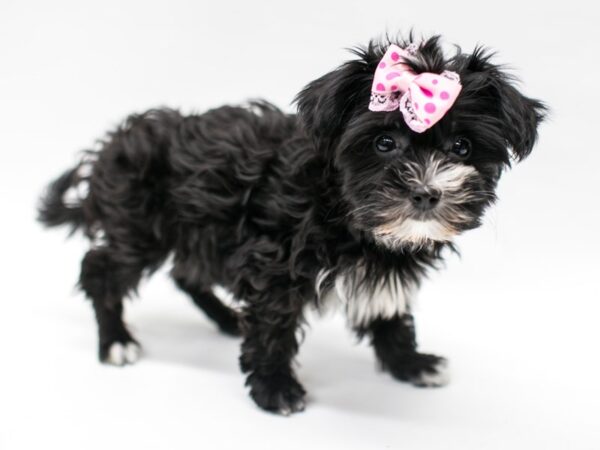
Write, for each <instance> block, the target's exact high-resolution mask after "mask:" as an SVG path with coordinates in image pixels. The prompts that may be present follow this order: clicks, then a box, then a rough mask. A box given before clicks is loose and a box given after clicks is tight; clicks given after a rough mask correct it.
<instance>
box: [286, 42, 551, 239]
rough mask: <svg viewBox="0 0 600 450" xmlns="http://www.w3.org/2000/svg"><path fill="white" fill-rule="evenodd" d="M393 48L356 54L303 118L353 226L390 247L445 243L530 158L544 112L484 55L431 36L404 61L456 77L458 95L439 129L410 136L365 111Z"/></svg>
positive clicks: (305, 99)
mask: <svg viewBox="0 0 600 450" xmlns="http://www.w3.org/2000/svg"><path fill="white" fill-rule="evenodd" d="M389 44H390V42H386V43H373V42H372V43H371V44H369V46H368V47H367V48H366V49H360V50H356V51H355V54H356V55H357V56H358V59H356V60H352V61H349V62H346V63H345V64H343V65H342V66H340V67H339V68H338V69H336V70H334V71H333V72H330V73H328V74H326V75H324V76H323V77H321V78H319V79H317V80H315V81H313V82H312V83H310V84H309V85H308V86H306V88H305V89H304V90H303V91H302V92H300V94H299V95H298V97H297V99H296V101H297V104H298V113H299V117H300V120H301V121H302V123H303V125H304V128H305V131H306V132H307V134H308V135H309V136H310V137H311V138H312V139H313V140H314V142H315V144H316V146H317V148H318V151H319V152H321V153H322V154H323V155H324V156H325V158H326V159H327V161H328V163H329V164H330V165H331V167H332V168H333V173H335V174H336V176H337V178H338V182H339V185H340V188H341V194H342V196H343V199H344V201H345V203H346V205H347V208H348V217H349V220H350V221H351V222H352V225H353V226H354V227H356V228H358V229H360V230H362V231H364V232H366V233H367V234H369V235H370V236H372V238H373V239H374V240H375V241H377V242H378V243H380V244H383V245H385V246H386V247H389V248H399V247H403V246H414V245H417V246H420V245H424V244H427V243H432V242H440V241H449V240H451V238H452V237H453V236H455V235H457V234H459V233H461V232H462V231H464V230H468V229H472V228H475V227H477V226H478V225H479V224H480V220H481V217H482V215H483V212H484V210H485V209H486V207H487V206H489V205H490V204H491V203H493V202H494V200H495V198H496V197H495V188H496V185H497V182H498V179H499V177H500V175H501V174H502V172H503V169H504V168H506V167H508V166H509V165H510V162H511V160H517V161H520V160H522V159H523V158H525V157H526V156H527V155H529V153H530V152H531V150H532V147H533V145H534V143H535V141H536V138H537V127H538V125H539V123H540V122H541V120H542V119H543V117H544V113H545V107H544V105H543V104H542V103H541V102H540V101H538V100H534V99H531V98H527V97H525V96H523V95H522V94H521V93H520V92H519V91H518V90H517V89H516V87H515V86H514V84H513V83H512V79H511V77H510V76H509V75H507V74H506V73H505V72H504V71H503V70H502V69H501V68H500V67H499V66H497V65H494V64H493V63H492V62H491V61H490V54H489V53H488V52H486V51H484V50H483V49H481V48H477V49H475V51H474V52H473V53H472V54H464V53H461V52H460V51H458V53H457V54H455V55H453V56H451V57H446V56H445V55H444V53H443V51H442V49H441V46H440V44H439V39H438V38H437V37H434V38H431V39H428V40H427V41H424V42H423V43H422V44H421V45H420V46H419V48H418V50H417V51H416V53H415V54H414V57H412V58H410V60H408V61H407V65H408V66H409V67H410V69H411V70H412V71H413V72H414V73H416V74H419V73H423V72H432V73H438V74H439V73H442V72H443V71H446V70H447V71H453V72H455V73H457V74H458V75H459V76H460V83H461V85H462V90H461V91H460V94H459V95H458V97H457V99H456V101H455V103H454V104H453V106H452V107H451V108H450V110H449V111H448V112H447V113H446V114H445V115H444V116H443V118H442V119H441V120H440V121H439V122H438V123H436V124H435V125H434V126H432V127H431V128H429V129H428V130H426V131H425V132H422V133H417V132H414V131H412V130H411V129H410V128H409V127H408V126H407V123H406V122H405V120H404V118H403V115H402V113H400V111H398V110H396V111H389V112H373V111H370V110H369V109H368V106H369V100H370V94H371V85H372V83H373V78H374V73H375V70H376V68H377V66H378V64H379V62H380V60H381V58H382V56H383V55H384V53H385V51H386V49H387V47H388V45H389ZM397 45H399V46H400V47H405V46H406V43H405V42H399V43H397Z"/></svg>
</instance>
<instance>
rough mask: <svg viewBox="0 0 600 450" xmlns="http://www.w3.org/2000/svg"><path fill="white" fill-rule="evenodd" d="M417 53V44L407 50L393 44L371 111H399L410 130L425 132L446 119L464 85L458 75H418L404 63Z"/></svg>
mask: <svg viewBox="0 0 600 450" xmlns="http://www.w3.org/2000/svg"><path fill="white" fill-rule="evenodd" d="M416 50H417V47H416V45H414V44H410V45H409V46H408V47H407V48H406V49H402V48H400V47H398V46H397V45H394V44H392V45H390V47H389V48H388V49H387V51H386V52H385V55H383V58H381V61H380V62H379V65H378V66H377V69H376V70H375V78H374V80H373V87H372V89H371V102H370V104H369V109H370V110H371V111H394V110H397V109H399V110H400V111H401V112H402V115H403V116H404V121H405V122H406V124H407V125H408V126H409V127H410V129H411V130H413V131H416V132H417V133H422V132H424V131H425V130H427V129H429V128H431V127H432V126H433V125H435V124H436V123H437V122H438V121H440V120H441V119H442V117H444V114H446V113H447V112H448V110H449V109H450V107H451V106H452V105H453V104H454V102H455V101H456V98H457V97H458V94H459V93H460V90H461V88H462V86H461V85H460V77H459V76H458V74H457V73H455V72H449V71H447V70H446V71H444V72H442V73H441V74H436V73H429V72H423V73H420V74H416V73H415V72H414V71H413V70H411V69H410V67H408V66H407V65H406V64H405V63H404V59H405V58H408V57H410V56H412V55H414V54H415V52H416Z"/></svg>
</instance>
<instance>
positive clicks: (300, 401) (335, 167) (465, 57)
mask: <svg viewBox="0 0 600 450" xmlns="http://www.w3.org/2000/svg"><path fill="white" fill-rule="evenodd" d="M391 45H392V47H390V46H391ZM393 45H396V46H398V47H393ZM390 48H401V49H407V52H409V51H410V55H408V56H406V55H405V56H403V57H401V58H399V59H400V60H399V64H400V66H399V69H402V71H403V73H402V74H401V75H402V76H404V77H405V78H406V80H405V81H406V82H407V83H408V82H410V83H412V84H411V85H410V86H411V87H410V88H405V90H406V92H410V89H417V90H419V89H420V93H418V92H416V91H413V94H414V95H417V94H418V95H425V96H428V97H434V94H435V92H433V91H431V90H430V89H428V88H427V87H426V86H425V87H423V85H422V83H421V84H419V80H421V81H422V80H424V79H426V78H427V77H430V78H431V77H438V78H439V77H445V79H444V80H442V81H443V82H444V83H450V84H452V86H453V88H454V89H455V91H456V90H458V91H459V93H458V95H457V96H456V98H452V99H451V100H452V102H453V104H452V105H451V107H449V109H448V110H447V111H446V112H445V113H444V114H443V115H442V116H440V117H438V119H439V120H437V121H436V123H430V122H429V121H428V119H422V117H423V116H420V117H421V119H419V120H421V122H422V124H424V123H425V122H427V123H428V126H426V129H419V130H416V131H415V130H414V127H413V126H410V127H409V120H417V119H418V117H417V115H418V108H419V105H418V104H416V103H417V102H416V100H415V97H413V98H411V97H410V95H409V94H406V92H403V91H402V89H399V88H398V87H397V86H395V85H394V86H392V88H391V89H392V91H393V92H391V93H390V92H387V93H384V94H382V93H381V92H377V91H378V89H379V87H378V86H375V83H374V82H373V80H374V76H375V72H376V70H377V69H378V67H379V68H381V67H383V66H384V65H385V64H384V61H385V58H384V55H388V56H387V57H391V58H392V59H393V60H394V61H396V60H397V59H398V55H397V54H394V53H389V49H390ZM403 51H404V50H403ZM354 53H355V54H356V56H357V58H356V59H354V60H351V61H348V62H346V63H345V64H343V65H342V66H340V67H339V68H337V69H336V70H334V71H332V72H330V73H328V74H326V75H324V76H323V77H321V78H319V79H317V80H315V81H313V82H312V83H310V84H309V85H308V86H306V88H305V89H304V90H303V91H302V92H300V94H298V96H297V98H296V102H297V105H298V114H297V115H296V114H284V113H283V112H281V111H280V110H278V109H277V108H275V107H274V106H272V105H270V104H268V103H260V102H258V103H251V104H250V105H249V106H247V107H230V106H225V107H222V108H218V109H214V110H211V111H208V112H206V113H204V114H199V115H186V116H184V115H181V114H180V113H179V112H177V111H174V110H170V109H158V110H151V111H148V112H146V113H144V114H141V115H133V116H131V117H129V118H128V119H127V120H126V121H125V123H124V124H123V125H122V126H121V127H120V128H118V129H117V130H116V131H114V132H112V133H110V134H109V136H108V138H107V139H106V140H105V141H104V142H103V144H102V148H101V149H100V150H99V151H95V152H88V153H87V154H86V157H85V158H83V160H82V162H81V164H80V165H78V166H77V167H76V168H74V169H72V170H70V171H68V172H67V173H65V174H64V175H63V176H61V177H60V178H59V179H57V180H56V181H55V182H54V183H53V184H51V185H50V187H49V188H48V191H47V193H46V194H45V196H44V198H43V200H42V205H41V207H40V220H41V221H42V222H43V223H45V224H46V225H48V226H55V225H61V224H70V225H71V226H72V227H73V228H74V229H76V228H81V229H83V231H84V232H85V234H86V235H87V236H88V237H89V238H90V240H91V248H90V250H89V251H88V252H87V253H86V255H85V257H84V258H83V261H82V264H81V276H80V280H79V284H80V286H81V289H82V290H83V291H84V292H85V294H86V295H87V296H88V297H89V298H90V299H91V301H92V303H93V306H94V310H95V313H96V317H97V320H98V326H99V336H100V359H101V360H102V361H103V362H107V363H111V364H116V365H122V364H125V363H133V362H134V361H135V360H136V359H137V358H138V356H139V346H138V344H137V342H136V341H135V339H134V338H133V337H132V336H131V334H130V333H129V332H128V330H127V328H126V327H125V325H124V323H123V319H122V313H123V303H122V302H123V298H124V297H126V296H127V295H128V294H130V293H132V292H133V291H135V289H136V286H137V285H138V282H139V281H140V278H141V277H142V276H143V275H146V274H150V273H152V272H153V271H154V270H156V269H157V268H158V267H159V266H160V265H161V264H162V263H163V262H164V261H165V260H166V259H167V257H169V256H170V255H172V258H173V268H172V272H171V273H172V276H173V278H174V279H175V282H176V283H177V285H178V286H179V287H180V288H181V289H183V290H184V291H186V292H188V293H189V294H190V296H191V297H192V299H193V301H194V302H195V303H196V304H197V305H198V306H199V307H200V308H202V309H203V310H204V312H205V313H206V314H207V315H208V316H209V317H210V318H211V319H213V320H214V321H215V322H216V323H217V324H218V326H219V327H220V328H221V330H223V331H224V332H226V333H229V334H239V333H241V334H242V335H243V343H242V354H241V357H240V362H241V368H242V370H243V372H245V373H247V374H248V376H247V382H246V383H247V385H248V386H249V387H250V395H251V396H252V398H253V399H254V400H255V402H256V403H257V404H258V405H259V406H260V407H262V408H264V409H266V410H269V411H275V412H279V413H281V414H289V413H291V412H295V411H300V410H302V409H303V408H304V395H305V391H304V389H303V388H302V386H301V385H300V384H299V382H298V381H297V379H296V377H295V375H294V372H293V370H292V360H293V359H294V356H295V354H296V352H297V350H298V332H299V327H300V326H301V324H302V322H303V311H304V310H305V307H306V306H307V305H309V304H312V305H315V304H316V305H317V306H319V305H321V304H323V303H325V302H329V301H336V302H340V303H341V304H342V305H343V308H344V309H345V311H346V313H347V315H348V320H349V323H350V325H351V327H352V328H353V329H354V330H356V332H357V333H358V335H359V336H361V337H364V336H367V337H368V338H369V339H370V341H371V343H372V345H373V347H374V349H375V353H376V356H377V358H378V360H379V361H380V363H381V366H382V367H383V368H384V369H385V370H387V371H389V372H390V373H391V374H392V375H393V376H394V377H395V378H397V379H398V380H401V381H406V382H410V383H412V384H414V385H417V386H437V385H440V384H443V382H444V380H443V376H442V375H443V369H444V368H445V360H444V359H443V358H440V357H437V356H433V355H428V354H422V353H418V352H417V344H416V339H415V330H414V326H413V320H412V317H411V315H410V293H411V291H413V290H414V289H416V288H417V287H418V285H419V282H420V280H421V279H422V278H423V276H424V274H425V272H426V270H427V269H428V268H430V267H435V265H436V262H438V261H439V260H440V258H441V254H442V251H443V250H444V249H445V248H450V249H452V244H451V239H452V238H453V236H455V235H457V234H459V233H461V232H463V231H464V230H468V229H472V228H475V227H477V226H478V225H479V224H480V219H481V217H482V214H483V212H484V210H485V209H486V208H487V207H488V206H489V205H490V204H491V203H493V202H494V200H495V194H494V191H495V188H496V184H497V182H498V179H499V177H500V175H501V174H502V172H503V170H504V169H505V168H507V167H508V166H509V165H510V161H511V159H516V160H521V159H523V158H524V157H526V156H527V155H528V154H529V153H530V152H531V150H532V147H533V145H534V142H535V141H536V137H537V131H536V130H537V127H538V124H539V123H540V121H541V120H542V118H543V116H544V113H545V107H544V105H543V104H542V103H541V102H539V101H537V100H533V99H530V98H527V97H524V96H523V95H522V94H520V93H519V92H518V91H517V89H516V88H515V87H514V85H513V84H512V83H511V79H510V77H509V76H508V75H507V74H505V73H504V72H503V71H501V69H500V68H499V67H498V66H496V65H494V64H493V63H491V62H490V56H489V53H487V52H486V51H484V50H483V49H481V48H477V49H475V51H474V52H473V53H472V54H464V53H461V52H460V51H458V52H457V54H455V55H453V56H451V57H447V56H445V55H444V53H443V52H442V49H441V46H440V43H439V39H438V38H437V37H434V38H430V39H428V40H426V41H424V42H422V43H420V44H419V45H418V46H415V45H412V46H411V45H409V42H404V41H402V40H401V39H399V40H397V41H396V42H391V41H387V42H371V43H370V44H369V45H368V47H367V48H364V49H359V50H356V51H355V52H354ZM419 74H423V77H421V78H419V76H420V75H419ZM425 74H427V76H425ZM432 74H433V75H432ZM380 75H381V74H380ZM398 76H400V75H398ZM387 78H388V79H391V78H390V76H389V74H388V75H387ZM431 79H433V78H431ZM431 79H430V81H431ZM440 80H441V79H440ZM415 83H416V84H415ZM432 83H436V84H437V79H436V81H432ZM456 83H458V85H457V84H456ZM442 84H443V83H442ZM372 88H373V89H374V91H373V94H371V91H372ZM394 88H396V89H395V90H394ZM386 89H387V88H386ZM379 90H381V89H379ZM455 93H456V92H455ZM401 94H402V98H400V95H401ZM404 94H406V95H409V97H408V98H407V97H406V95H404ZM381 95H383V97H381ZM386 95H387V96H388V97H387V99H391V100H392V101H395V102H396V103H394V105H395V104H397V103H398V102H399V103H400V109H399V110H396V111H372V110H370V107H369V105H370V102H371V106H373V102H378V101H381V100H382V99H384V100H385V101H387V100H386V98H384V97H385V96H386ZM440 96H441V98H442V99H446V98H447V97H448V93H446V94H444V93H443V92H442V93H441V94H440ZM438 105H439V104H438ZM421 108H423V105H422V106H421ZM371 109H373V108H371ZM375 109H376V108H375ZM429 109H431V111H433V107H429ZM431 111H430V112H431ZM424 121H425V122H424ZM424 126H425V125H424ZM215 285H221V286H224V287H226V288H227V289H228V290H229V291H230V292H231V293H232V294H233V296H234V297H235V298H236V299H239V301H240V309H241V313H238V312H236V311H234V310H232V309H230V308H228V307H227V306H225V305H224V304H222V303H221V302H220V300H219V299H218V298H217V297H216V296H215V295H214V294H213V291H212V289H213V287H214V286H215Z"/></svg>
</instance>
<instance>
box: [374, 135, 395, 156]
mask: <svg viewBox="0 0 600 450" xmlns="http://www.w3.org/2000/svg"><path fill="white" fill-rule="evenodd" d="M375 148H376V149H377V150H378V151H380V152H391V151H392V150H394V149H395V148H396V141H395V140H394V139H393V138H391V137H390V136H387V135H385V134H384V135H382V136H378V137H377V139H375Z"/></svg>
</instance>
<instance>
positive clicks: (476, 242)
mask: <svg viewBox="0 0 600 450" xmlns="http://www.w3.org/2000/svg"><path fill="white" fill-rule="evenodd" d="M567 5H568V6H565V5H561V6H557V5H554V4H552V3H551V2H540V3H539V4H537V5H535V4H534V3H533V2H525V1H519V2H508V1H505V2H472V3H467V2H461V1H457V0H453V1H448V2H440V3H437V2H433V0H431V1H412V2H407V1H400V0H396V1H384V0H378V1H376V2H368V1H366V0H363V1H350V0H344V1H337V2H325V1H315V2H312V1H302V2H293V3H289V4H288V3H287V2H284V1H281V0H280V1H273V2H257V1H246V2H243V1H241V0H240V1H238V2H230V1H225V0H220V1H218V2H213V1H206V2H203V1H195V2H194V1H188V2H185V1H169V2H164V3H162V4H161V3H160V2H154V1H148V0H146V1H139V2H124V1H113V0H111V1H108V0H103V1H97V2H83V1H72V2H65V1H59V2H57V1H38V2H28V1H17V0H2V1H1V3H0V155H1V156H0V157H1V160H0V189H1V191H0V195H1V197H0V205H1V206H0V211H2V212H1V214H2V216H1V220H0V226H1V227H2V228H1V233H0V239H1V241H0V251H1V257H0V273H1V274H2V275H1V280H2V294H1V300H0V301H1V306H0V308H1V309H0V449H2V450H5V449H6V450H13V449H39V448H45V449H47V448H50V449H54V448H60V449H106V448H111V449H121V448H123V449H132V448H143V449H152V448H157V449H167V448H168V449H187V448H190V449H192V448H194V449H196V448H205V449H232V448H237V447H243V448H245V449H250V448H260V449H271V448H273V449H306V448H315V449H332V448H333V449H337V448H339V449H354V448H356V449H409V450H414V449H461V450H466V449H477V450H481V449H545V450H548V449H598V448H600V413H599V409H600V388H599V385H600V378H599V376H600V370H599V369H600V365H599V362H598V358H599V351H598V344H599V343H600V327H599V325H598V324H599V323H600V306H599V301H600V290H599V287H598V277H599V276H600V271H599V270H598V269H599V267H600V264H599V263H598V254H599V251H600V245H599V243H598V231H599V229H600V212H599V208H598V204H599V201H598V196H599V194H600V192H599V190H598V187H597V186H598V164H599V163H600V158H599V156H598V155H599V152H600V149H599V148H598V144H597V138H596V135H597V131H598V130H597V123H598V118H597V117H596V116H597V104H598V102H599V101H600V98H599V97H600V96H599V91H598V79H599V75H598V73H599V71H598V69H599V63H598V59H597V58H598V43H600V35H599V33H598V12H597V10H592V8H596V6H591V5H595V4H593V3H592V2H577V1H570V2H568V3H567ZM411 26H415V28H416V30H417V31H419V32H422V33H424V34H426V35H429V34H432V33H441V34H443V35H444V36H445V39H446V41H447V42H451V43H459V44H460V45H461V46H463V48H465V49H472V48H473V47H474V45H475V44H476V43H484V44H486V45H488V46H491V47H493V48H495V49H497V50H498V51H499V53H498V56H497V59H496V60H497V61H498V62H505V63H508V64H509V65H510V66H511V67H512V68H514V69H515V71H516V73H517V74H518V75H519V76H520V78H521V79H522V80H523V81H524V83H523V89H524V91H525V92H526V93H527V94H529V95H532V96H536V97H539V98H542V99H543V100H545V101H546V102H547V103H548V104H549V105H550V106H551V108H552V111H553V112H552V116H551V119H550V120H549V121H548V122H547V123H546V124H545V125H544V126H543V127H542V128H541V129H540V141H539V145H538V146H537V148H536V149H535V151H534V153H533V155H532V156H531V158H530V159H529V160H527V161H526V162H525V163H523V164H521V165H519V166H517V167H515V168H514V170H513V171H512V172H511V173H509V174H507V175H506V176H505V177H504V179H503V180H502V183H501V186H500V198H501V201H500V203H499V205H498V206H497V207H495V208H494V209H493V210H491V211H490V213H489V214H488V216H487V219H486V224H485V226H484V227H483V228H481V229H479V230H477V231H473V232H471V233H469V234H467V235H465V236H463V237H461V238H460V239H459V244H460V247H461V249H462V255H463V256H462V259H458V258H456V257H454V258H451V259H450V260H449V261H448V264H447V268H446V270H444V271H442V272H440V273H437V274H433V275H432V277H431V281H430V282H428V283H426V285H425V286H424V289H423V290H422V292H421V295H420V300H419V307H418V310H417V325H418V329H419V331H420V333H419V335H420V341H421V344H422V348H423V349H424V350H427V351H435V352H438V353H441V354H443V355H445V356H447V357H449V359H450V361H451V368H452V377H453V381H452V384H451V385H450V386H449V387H447V388H444V389H439V390H419V389H415V388H412V387H409V386H406V385H402V384H399V383H396V382H395V381H393V380H392V379H391V378H390V377H389V376H387V375H385V374H382V373H379V372H377V371H376V370H375V363H374V358H373V356H372V354H371V351H370V348H369V347H368V346H367V345H366V344H364V343H362V344H359V345H356V343H355V339H354V337H353V336H352V335H351V334H350V333H349V332H348V331H347V330H346V329H345V326H344V324H343V321H342V319H341V318H340V317H338V316H331V317H326V318H323V319H314V320H311V326H310V329H309V330H308V333H307V338H306V341H305V344H304V345H303V347H302V350H301V353H300V355H299V363H300V365H299V369H298V372H299V375H300V377H301V379H302V381H303V382H304V384H305V387H306V388H307V389H308V391H309V392H310V397H309V405H308V406H309V407H308V410H307V411H306V412H305V413H303V414H300V415H296V416H294V417H293V418H280V417H276V416H272V415H269V414H266V413H263V412H261V411H259V410H258V409H257V408H256V407H255V406H254V405H253V404H252V403H251V401H250V400H249V398H248V397H247V393H246V390H245V388H244V387H243V378H242V376H241V374H240V373H239V370H238V367H237V357H238V345H239V342H238V341H237V340H235V339H231V338H227V337H224V336H221V335H219V334H217V332H216V331H215V329H214V326H213V325H212V324H211V323H209V322H208V321H207V320H206V319H205V318H204V317H203V316H202V314H201V313H199V312H197V311H196V310H195V309H194V307H193V306H192V305H191V304H190V302H189V301H188V299H186V298H185V297H184V296H183V294H181V293H180V292H178V291H177V290H176V289H175V288H174V287H173V285H172V284H171V282H170V281H169V280H168V279H167V277H166V276H165V273H164V271H163V272H162V273H159V274H158V275H157V276H156V277H154V278H153V279H152V280H151V281H149V282H145V283H144V284H143V285H142V288H141V295H140V300H136V301H133V302H130V303H129V304H128V310H127V315H128V321H129V322H130V323H131V324H132V329H133V331H134V332H135V334H136V336H137V337H138V338H139V339H140V341H141V342H142V344H143V345H144V348H145V354H144V359H143V360H142V361H140V362H139V364H138V365H136V366H133V367H126V368H123V369H119V368H113V367H104V366H101V365H100V364H98V363H97V361H96V331H95V323H94V319H93V316H92V312H91V308H90V305H89V304H88V303H87V302H85V301H84V299H83V298H82V296H81V295H80V294H79V293H77V292H76V290H75V289H74V288H73V286H74V284H75V282H76V279H77V274H78V265H79V260H80V258H81V256H82V255H83V252H84V251H85V248H86V243H85V242H84V241H83V239H82V238H80V237H76V238H74V239H73V240H70V241H66V240H65V235H66V233H65V232H64V230H59V231H53V232H44V231H42V230H41V228H40V227H39V226H38V224H36V223H35V221H34V217H35V211H34V209H35V204H36V198H37V196H38V195H39V193H40V192H41V190H42V188H43V186H44V185H45V183H46V182H47V181H49V180H50V179H51V178H53V177H55V176H56V175H58V174H59V173H60V172H61V171H62V170H63V169H65V168H67V167H68V166H70V165H72V164H73V163H74V162H75V160H76V152H77V151H79V150H81V149H83V148H90V147H92V146H93V144H94V140H95V139H97V138H99V137H101V136H102V135H103V133H104V132H105V131H106V130H108V129H109V128H110V127H113V126H114V125H115V124H117V123H118V122H119V120H121V119H122V118H123V117H124V116H125V115H126V114H128V113H130V112H133V111H142V110H144V109H146V108H149V107H152V106H157V105H170V106H175V107H181V108H182V109H183V110H184V111H191V110H205V109H206V108H209V107H213V106H217V105H219V104H222V103H228V102H233V103H235V102H241V101H243V100H245V99H248V98H252V97H267V98H268V99H270V100H271V101H273V102H275V103H276V104H278V105H280V106H281V107H283V108H286V109H290V110H291V106H290V104H289V103H290V101H291V99H292V98H293V96H294V95H295V93H296V92H298V91H299V90H300V89H301V88H302V86H303V85H304V84H305V83H307V82H308V81H310V80H312V79H314V78H315V77H317V76H320V75H321V74H323V73H325V72H326V71H329V70H331V69H332V68H334V67H335V66H336V65H338V64H339V63H341V62H342V61H343V60H345V59H346V58H348V57H349V54H348V52H347V51H346V50H344V49H345V48H347V47H351V46H353V45H356V44H361V43H366V42H367V41H368V39H370V38H372V37H377V36H379V35H381V34H382V33H384V32H385V31H386V30H387V31H390V32H392V33H393V32H396V31H397V30H408V29H409V28H410V27H411ZM595 58H596V59H595Z"/></svg>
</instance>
